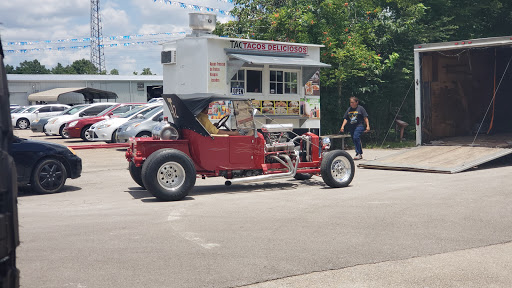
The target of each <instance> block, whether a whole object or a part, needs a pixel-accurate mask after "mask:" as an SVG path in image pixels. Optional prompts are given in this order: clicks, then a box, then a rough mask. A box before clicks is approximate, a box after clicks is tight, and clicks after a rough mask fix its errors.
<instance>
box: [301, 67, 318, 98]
mask: <svg viewBox="0 0 512 288" xmlns="http://www.w3.org/2000/svg"><path fill="white" fill-rule="evenodd" d="M304 89H305V94H306V95H307V96H320V71H316V73H315V74H313V76H312V77H311V78H310V79H309V81H308V82H306V84H305V85H304Z"/></svg>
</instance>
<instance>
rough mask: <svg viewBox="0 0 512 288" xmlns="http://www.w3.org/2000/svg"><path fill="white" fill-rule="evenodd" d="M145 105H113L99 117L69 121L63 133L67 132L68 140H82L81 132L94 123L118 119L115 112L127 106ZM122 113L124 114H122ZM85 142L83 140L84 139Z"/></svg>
mask: <svg viewBox="0 0 512 288" xmlns="http://www.w3.org/2000/svg"><path fill="white" fill-rule="evenodd" d="M144 104H145V103H119V104H117V105H114V106H112V107H110V109H109V110H108V111H105V112H104V113H103V114H101V115H97V116H94V117H86V118H80V119H76V120H73V121H69V122H68V123H66V126H65V127H64V130H63V131H64V132H67V133H68V135H69V138H82V137H83V131H87V129H89V127H91V126H92V125H93V124H94V123H97V122H100V121H102V120H105V119H106V118H107V117H118V116H119V115H120V114H122V113H119V114H118V115H116V114H117V113H115V112H116V110H119V108H121V107H124V106H128V105H132V106H133V105H144ZM123 113H124V112H123ZM109 115H110V116H109ZM74 121H78V123H76V125H75V126H73V127H69V123H71V122H74ZM84 140H85V139H84Z"/></svg>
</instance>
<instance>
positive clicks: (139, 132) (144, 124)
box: [116, 107, 163, 143]
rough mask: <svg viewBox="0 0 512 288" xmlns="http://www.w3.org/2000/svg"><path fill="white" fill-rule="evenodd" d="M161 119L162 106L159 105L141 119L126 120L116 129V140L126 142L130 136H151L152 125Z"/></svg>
mask: <svg viewBox="0 0 512 288" xmlns="http://www.w3.org/2000/svg"><path fill="white" fill-rule="evenodd" d="M162 120H163V107H159V108H158V109H155V110H154V111H151V112H150V113H148V114H147V115H145V116H144V118H142V119H134V120H131V121H129V122H126V123H125V124H123V125H121V126H120V127H119V128H118V129H117V132H116V137H117V142H118V143H126V142H128V140H129V139H130V137H151V131H152V130H153V127H154V126H155V125H156V124H158V123H159V122H160V121H162Z"/></svg>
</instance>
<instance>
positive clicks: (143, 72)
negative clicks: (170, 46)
mask: <svg viewBox="0 0 512 288" xmlns="http://www.w3.org/2000/svg"><path fill="white" fill-rule="evenodd" d="M140 75H153V73H152V72H151V69H150V68H142V73H140Z"/></svg>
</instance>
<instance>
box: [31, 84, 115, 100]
mask: <svg viewBox="0 0 512 288" xmlns="http://www.w3.org/2000/svg"><path fill="white" fill-rule="evenodd" d="M70 92H75V93H80V94H82V95H84V98H85V99H88V100H92V99H116V98H117V94H116V93H114V92H110V91H106V90H100V89H94V88H89V87H77V88H55V89H51V90H46V91H42V92H37V93H32V94H30V95H29V96H28V100H29V101H46V102H48V101H58V100H59V96H60V95H62V94H66V93H70Z"/></svg>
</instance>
